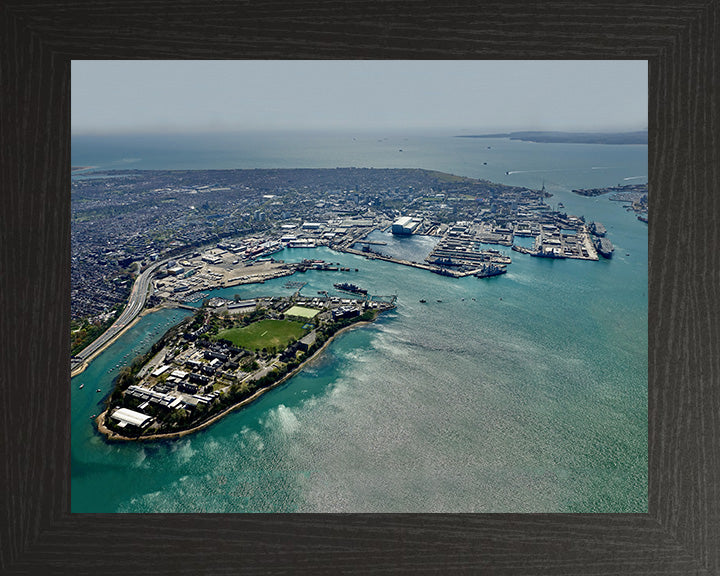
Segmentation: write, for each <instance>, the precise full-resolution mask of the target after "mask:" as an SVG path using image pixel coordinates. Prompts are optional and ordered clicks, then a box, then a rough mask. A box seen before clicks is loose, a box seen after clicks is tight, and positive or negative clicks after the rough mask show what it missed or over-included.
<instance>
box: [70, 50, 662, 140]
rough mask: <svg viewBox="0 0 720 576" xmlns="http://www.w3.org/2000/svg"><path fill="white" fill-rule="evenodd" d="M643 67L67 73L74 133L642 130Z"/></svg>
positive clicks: (373, 66)
mask: <svg viewBox="0 0 720 576" xmlns="http://www.w3.org/2000/svg"><path fill="white" fill-rule="evenodd" d="M647 82H648V78H647V62H646V61H644V60H630V61H627V60H625V61H622V60H605V61H560V60H558V61H551V60H546V61H532V60H515V61H513V60H503V61H489V60H454V61H437V60H435V61H427V60H342V61H337V60H335V61H333V60H320V61H318V60H316V61H307V60H301V61H289V60H230V61H197V60H194V61H188V60H184V61H183V60H180V61H177V60H175V61H169V60H152V61H129V60H128V61H118V60H114V61H97V60H96V61H78V60H76V61H73V63H72V130H73V133H77V134H80V133H117V132H187V131H219V130H223V131H225V130H253V131H255V130H297V129H314V130H332V129H343V130H347V129H351V130H364V129H369V130H374V131H377V130H397V129H400V130H404V129H416V128H446V129H450V130H454V131H463V132H478V131H480V132H483V131H484V132H488V131H498V130H503V131H505V130H624V129H629V130H638V129H644V128H647V100H648V98H647Z"/></svg>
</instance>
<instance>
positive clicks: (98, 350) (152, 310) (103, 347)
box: [70, 306, 170, 379]
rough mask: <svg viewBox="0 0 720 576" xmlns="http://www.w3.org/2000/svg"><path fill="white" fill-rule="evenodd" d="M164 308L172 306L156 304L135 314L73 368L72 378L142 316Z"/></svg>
mask: <svg viewBox="0 0 720 576" xmlns="http://www.w3.org/2000/svg"><path fill="white" fill-rule="evenodd" d="M164 308H170V306H156V307H155V308H145V309H143V310H142V311H141V312H140V313H139V314H138V315H137V316H135V318H133V319H132V320H131V321H130V322H128V323H127V324H126V325H125V326H123V328H122V330H120V331H119V332H118V333H117V334H115V336H113V337H112V338H110V340H108V341H107V342H105V344H103V345H102V346H100V348H98V349H97V350H95V352H93V353H92V354H91V355H90V356H88V357H87V358H86V359H85V361H84V362H83V363H82V364H80V365H79V366H78V367H77V368H75V369H74V370H71V371H70V378H71V379H72V378H75V376H78V375H80V374H82V373H83V372H85V370H86V369H87V368H88V366H90V363H91V362H92V361H93V360H95V358H97V357H98V356H99V355H100V354H102V353H103V352H105V350H107V349H108V348H109V347H110V346H112V345H113V344H114V343H115V342H117V340H118V338H120V336H122V335H123V334H125V332H127V331H128V330H129V329H130V328H132V327H133V326H135V324H137V323H138V322H139V321H140V318H142V317H143V316H145V315H146V314H151V313H153V312H158V311H160V310H162V309H164Z"/></svg>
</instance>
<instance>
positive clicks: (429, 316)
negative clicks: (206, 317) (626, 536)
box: [71, 132, 648, 512]
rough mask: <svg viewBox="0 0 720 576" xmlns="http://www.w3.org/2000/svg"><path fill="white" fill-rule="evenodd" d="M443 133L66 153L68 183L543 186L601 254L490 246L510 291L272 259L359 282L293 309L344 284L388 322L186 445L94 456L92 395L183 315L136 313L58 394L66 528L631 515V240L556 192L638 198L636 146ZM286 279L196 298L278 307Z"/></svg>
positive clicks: (637, 461) (422, 248) (186, 142)
mask: <svg viewBox="0 0 720 576" xmlns="http://www.w3.org/2000/svg"><path fill="white" fill-rule="evenodd" d="M452 136H453V133H451V132H449V133H446V134H443V133H439V132H435V133H432V134H426V135H421V134H417V133H410V134H405V135H403V134H400V135H398V134H374V135H369V134H345V135H342V134H339V135H338V134H269V135H268V134H246V135H241V134H221V135H209V134H205V135H202V134H200V135H197V134H196V135H185V136H147V135H146V136H122V137H117V136H116V137H99V136H92V137H91V136H82V137H81V136H74V137H73V141H72V164H73V166H93V167H97V168H100V169H132V168H138V169H213V168H334V167H338V166H357V167H375V168H392V167H397V168H427V169H433V170H441V171H444V172H450V173H454V174H459V175H463V176H471V177H475V178H484V179H487V180H491V181H495V182H502V183H506V184H512V185H521V186H529V187H534V188H540V187H541V186H542V185H543V183H544V184H545V187H546V189H547V190H548V191H549V192H551V193H553V197H552V198H549V199H548V202H549V203H550V204H551V205H552V206H553V207H554V206H555V205H556V204H557V203H558V202H562V203H563V204H564V205H565V209H564V210H565V211H567V212H568V213H570V214H575V215H584V216H585V217H586V219H587V220H599V221H600V222H602V223H603V224H604V225H605V227H606V228H607V230H608V238H609V239H610V240H611V241H612V242H613V244H614V245H615V254H614V257H613V258H612V259H611V260H603V259H601V260H600V261H598V262H585V261H575V260H559V261H553V260H546V259H540V258H532V257H530V256H526V255H523V254H519V253H517V252H512V251H510V249H509V248H505V247H496V248H500V249H501V250H502V251H505V252H507V253H508V254H510V255H511V257H512V259H513V263H512V264H511V265H509V266H508V273H507V274H505V275H503V276H500V277H496V278H490V279H477V278H474V277H469V278H463V279H452V278H446V277H442V276H438V275H435V274H432V273H429V272H425V271H422V270H418V269H414V268H407V267H403V266H398V265H394V264H390V263H387V262H378V261H370V260H365V259H364V258H362V257H359V256H354V255H348V254H341V253H336V252H332V251H330V250H328V249H325V248H320V249H317V250H302V249H293V250H285V251H283V252H281V253H278V254H276V255H275V257H276V258H279V259H284V260H287V261H294V260H300V259H302V258H305V257H318V258H322V259H325V260H329V261H332V262H340V263H342V264H344V265H345V266H348V267H350V268H352V269H353V270H354V269H355V268H358V269H359V272H357V273H355V272H354V271H353V272H349V273H341V272H337V273H333V272H315V271H310V272H307V273H306V274H305V275H303V278H302V279H303V281H308V282H309V284H308V285H307V286H306V287H305V288H304V289H303V293H306V294H308V295H310V294H315V293H317V291H318V290H330V291H332V290H333V288H332V284H333V283H335V282H338V281H345V280H347V281H351V282H354V283H356V284H358V285H360V286H362V287H364V288H367V289H369V290H370V292H371V293H374V294H383V295H388V294H397V295H398V306H397V309H396V310H394V311H392V312H390V313H388V314H385V315H383V316H381V318H380V319H379V320H378V321H377V322H375V323H374V324H372V325H369V326H363V327H358V328H355V329H353V330H351V331H349V332H347V333H345V334H343V335H341V336H340V337H339V338H338V339H336V340H335V341H334V342H333V343H332V344H331V345H330V346H329V347H328V348H327V349H326V350H325V351H324V352H323V353H322V354H321V355H320V356H319V357H318V358H316V359H315V360H314V361H313V362H312V363H311V364H309V365H308V366H306V367H305V369H304V370H303V371H302V372H301V373H300V374H299V375H298V376H296V377H294V378H293V379H291V380H290V381H289V382H288V383H287V384H285V385H283V386H282V387H279V388H277V389H275V390H273V391H271V392H269V393H267V394H265V395H264V396H263V397H262V398H261V399H260V400H258V401H257V402H255V403H254V404H252V405H251V406H249V407H247V408H245V409H243V410H240V411H238V412H235V413H233V414H232V415H230V416H228V417H226V418H225V419H223V420H222V421H220V422H219V423H217V424H215V425H213V426H212V427H210V428H209V429H207V430H205V431H203V432H200V433H197V434H195V435H191V436H189V437H186V438H184V439H181V440H177V441H172V442H166V443H153V444H108V443H106V442H104V441H103V440H102V438H101V437H100V436H99V435H98V434H97V433H96V432H95V431H94V429H93V426H92V421H91V415H93V414H97V413H99V412H100V411H101V410H102V408H101V406H99V404H98V401H99V399H100V396H102V395H104V394H98V393H96V392H95V389H96V388H100V389H101V390H102V391H103V393H107V392H109V391H110V390H111V388H112V379H113V377H114V375H116V374H117V371H118V369H117V368H116V365H118V364H119V365H120V366H122V365H123V364H124V363H128V362H130V361H131V360H132V359H133V358H134V357H135V356H136V355H137V354H140V353H142V352H143V351H145V350H147V349H148V348H149V347H150V345H151V344H152V342H153V341H154V340H155V339H156V338H157V337H159V336H160V335H161V334H162V332H164V331H165V330H166V329H168V328H169V327H170V326H172V325H173V324H174V323H176V322H178V321H179V320H180V319H181V318H183V317H184V316H185V315H186V314H187V312H184V311H162V312H158V313H154V314H151V315H148V316H145V317H143V318H142V319H140V321H139V322H138V323H137V324H136V325H135V326H134V327H133V328H131V329H130V330H129V331H128V332H127V333H125V334H124V335H123V336H122V337H121V338H120V339H119V340H118V341H117V342H116V343H115V344H114V345H113V346H111V347H110V348H109V349H108V350H106V351H105V352H104V353H103V354H102V355H100V356H99V357H98V358H96V359H95V360H94V361H93V362H92V363H91V365H90V366H89V368H88V369H87V370H86V371H85V372H83V373H82V374H80V375H79V376H77V377H75V378H73V379H72V390H71V397H72V414H71V418H72V421H71V431H72V437H71V462H72V478H71V482H72V492H71V495H72V496H71V498H72V503H71V507H72V511H73V512H647V465H648V453H647V447H648V445H647V376H648V365H647V343H648V339H647V328H648V325H647V310H648V308H647V296H648V287H647V278H648V276H647V265H648V247H647V238H648V234H647V224H644V223H642V222H640V221H638V220H637V218H636V216H635V214H634V213H632V212H627V211H626V210H625V208H624V205H623V204H622V203H619V202H613V201H610V200H609V199H608V197H607V196H601V197H598V198H584V197H581V196H577V195H575V194H572V193H571V192H570V190H571V189H572V188H595V187H601V186H611V185H617V184H628V183H640V182H647V146H644V145H627V146H608V145H588V144H541V143H530V142H518V141H511V140H508V139H469V138H453V137H452ZM400 150H402V152H400ZM484 162H487V165H485V164H484ZM507 172H510V174H507ZM381 234H382V233H379V232H376V233H375V235H381ZM390 240H391V241H392V242H393V244H392V245H388V246H383V247H381V249H386V250H388V251H389V250H395V251H397V253H398V254H402V255H405V257H408V256H413V257H412V258H410V259H412V260H421V259H422V258H423V257H424V256H425V255H426V254H427V252H428V251H429V250H430V249H431V247H432V240H431V239H428V238H423V237H411V238H403V239H397V238H390ZM287 280H288V279H287V278H280V279H277V280H274V281H270V282H266V283H265V284H259V285H246V286H239V287H234V288H227V289H223V290H217V291H215V292H213V293H212V294H219V295H222V294H224V295H233V294H236V293H237V294H241V295H242V296H243V297H250V296H258V295H271V294H285V295H286V294H289V292H290V291H289V290H288V289H285V288H283V285H284V284H285V283H286V282H287ZM420 299H426V300H427V304H421V303H420V302H419V300H420ZM437 300H442V302H437ZM80 384H85V387H84V388H83V389H82V390H79V389H78V387H79V385H80Z"/></svg>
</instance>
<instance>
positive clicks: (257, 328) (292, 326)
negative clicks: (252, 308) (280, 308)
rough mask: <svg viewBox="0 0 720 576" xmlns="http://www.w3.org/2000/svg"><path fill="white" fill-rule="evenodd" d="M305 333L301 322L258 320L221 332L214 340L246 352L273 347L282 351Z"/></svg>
mask: <svg viewBox="0 0 720 576" xmlns="http://www.w3.org/2000/svg"><path fill="white" fill-rule="evenodd" d="M306 332H307V331H306V330H303V323H302V322H292V321H291V320H260V321H259V322H255V323H253V324H250V326H244V327H243V328H230V329H229V330H222V331H221V332H219V333H218V335H217V336H216V337H215V339H219V338H225V339H226V340H230V342H232V343H233V344H234V345H235V346H239V347H241V348H245V349H246V350H262V349H263V348H270V347H271V346H275V348H277V349H278V350H283V349H285V347H286V346H287V344H288V342H290V339H291V338H295V339H296V340H299V339H300V338H302V337H303V336H304V335H305V333H306Z"/></svg>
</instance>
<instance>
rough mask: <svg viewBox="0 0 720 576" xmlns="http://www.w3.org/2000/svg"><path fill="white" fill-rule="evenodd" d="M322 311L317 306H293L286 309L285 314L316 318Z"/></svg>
mask: <svg viewBox="0 0 720 576" xmlns="http://www.w3.org/2000/svg"><path fill="white" fill-rule="evenodd" d="M319 313H320V310H316V309H315V308H306V307H305V306H293V307H292V308H290V309H289V310H286V311H285V316H299V317H300V318H308V319H310V318H315V316H317V315H318V314H319Z"/></svg>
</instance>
